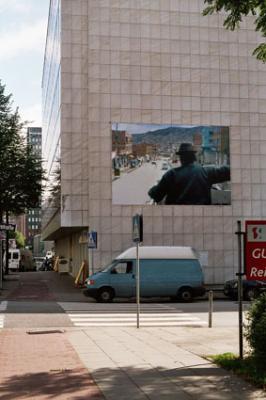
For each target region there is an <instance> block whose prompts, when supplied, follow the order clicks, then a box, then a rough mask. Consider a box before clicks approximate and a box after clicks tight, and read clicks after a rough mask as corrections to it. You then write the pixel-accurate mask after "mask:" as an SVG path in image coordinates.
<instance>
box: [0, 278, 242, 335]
mask: <svg viewBox="0 0 266 400" xmlns="http://www.w3.org/2000/svg"><path fill="white" fill-rule="evenodd" d="M12 284H13V288H12V287H11V286H12V285H11V286H10V288H9V293H8V294H7V296H6V297H5V298H4V299H1V297H0V322H1V321H2V322H1V324H2V327H3V328H28V329H31V328H48V327H49V328H64V327H65V328H66V327H81V326H82V327H89V326H135V323H136V312H137V308H136V304H135V302H134V300H133V299H131V300H124V299H118V300H116V301H114V302H113V303H110V304H102V303H96V302H95V300H93V299H90V298H87V297H85V296H84V295H83V293H82V289H80V288H76V287H75V286H74V282H73V278H72V277H70V276H69V275H59V274H58V273H55V272H35V273H34V272H32V273H20V274H19V275H17V280H16V281H14V282H13V283H12ZM4 292H5V291H3V293H4ZM248 307H249V303H248V302H244V310H246V309H248ZM140 312H141V323H143V325H145V326H147V325H148V326H194V325H195V326H199V327H200V326H203V327H204V326H205V327H206V325H207V324H208V318H209V303H208V301H207V300H195V301H194V302H192V303H188V304H184V303H173V302H170V301H169V300H168V299H144V300H142V302H141V306H140ZM237 324H238V304H237V302H234V301H230V300H226V299H216V300H215V301H214V306H213V326H216V327H217V326H220V327H236V326H237Z"/></svg>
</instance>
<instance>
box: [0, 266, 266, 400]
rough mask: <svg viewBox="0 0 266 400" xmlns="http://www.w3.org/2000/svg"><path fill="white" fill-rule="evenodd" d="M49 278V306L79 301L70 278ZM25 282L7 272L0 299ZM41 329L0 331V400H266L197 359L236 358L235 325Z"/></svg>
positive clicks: (221, 370) (233, 377) (236, 337)
mask: <svg viewBox="0 0 266 400" xmlns="http://www.w3.org/2000/svg"><path fill="white" fill-rule="evenodd" d="M48 274H52V275H51V277H52V278H51V279H52V281H51V282H50V281H49V290H50V291H51V293H48V294H47V296H48V295H49V296H50V298H51V300H50V301H51V302H52V301H54V299H56V300H57V301H59V300H58V299H60V300H62V301H67V300H68V299H69V296H70V297H72V296H73V299H74V301H79V300H78V299H79V296H83V295H82V293H81V291H80V290H78V289H75V288H73V279H72V278H71V277H70V276H67V275H62V276H59V275H58V274H56V273H54V274H53V273H48ZM37 276H38V275H36V277H37ZM27 277H29V282H30V280H31V279H33V277H31V275H28V274H27V273H24V274H22V275H21V276H20V275H17V276H15V275H10V276H9V277H8V278H7V281H5V282H4V288H5V289H4V290H3V291H2V294H1V296H0V302H1V301H3V300H8V299H12V296H14V295H12V293H18V291H19V293H20V294H21V293H22V294H23V290H24V288H26V289H25V290H26V291H27V293H29V287H28V286H27V285H25V284H23V282H24V283H26V282H27V279H28V278H27ZM47 277H48V275H47ZM19 278H20V279H19ZM29 282H28V283H29ZM83 299H84V296H83ZM40 331H41V328H40V329H32V330H31V332H32V334H29V333H27V330H26V329H24V330H23V329H3V330H1V329H0V365H1V368H0V382H1V383H0V393H1V395H0V400H20V399H22V400H35V399H37V400H39V399H40V400H48V399H56V400H57V399H59V400H61V399H62V400H78V399H79V400H81V399H84V400H85V399H88V400H96V399H97V400H102V399H106V400H125V399H126V400H144V399H145V400H147V399H150V400H172V399H175V400H234V399H235V400H240V399H241V400H255V399H256V400H262V399H266V393H265V392H262V391H260V390H256V389H255V388H254V387H252V386H251V385H249V384H247V383H246V382H244V381H243V380H241V379H238V378H237V377H235V376H233V375H231V374H230V373H228V372H226V371H224V370H223V369H221V368H218V367H216V366H215V365H213V364H212V363H210V362H209V361H208V360H206V359H205V358H202V357H201V356H206V355H210V354H217V353H223V352H234V353H238V332H237V327H235V328H234V327H233V328H232V327H221V326H215V327H213V328H211V329H210V328H202V327H201V328H196V327H194V328H188V327H176V328H174V327H171V328H170V327H169V328H167V327H165V328H162V327H158V328H154V327H153V328H142V327H140V329H136V328H133V327H132V328H123V327H121V328H118V327H117V328H112V327H108V328H107V327H105V328H104V327H102V328H99V327H98V328H90V329H88V328H86V329H82V328H74V327H69V328H64V330H61V329H60V328H58V329H54V330H53V329H47V331H46V330H45V329H44V330H42V332H40Z"/></svg>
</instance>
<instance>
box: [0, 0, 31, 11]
mask: <svg viewBox="0 0 266 400" xmlns="http://www.w3.org/2000/svg"><path fill="white" fill-rule="evenodd" d="M31 10H32V3H31V2H30V1H28V2H27V1H25V0H24V1H21V0H0V13H1V14H2V13H4V12H6V11H7V12H8V13H10V12H13V13H14V12H18V13H23V14H24V13H29V12H30V11H31Z"/></svg>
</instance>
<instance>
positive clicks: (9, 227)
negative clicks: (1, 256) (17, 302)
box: [0, 212, 16, 275]
mask: <svg viewBox="0 0 266 400" xmlns="http://www.w3.org/2000/svg"><path fill="white" fill-rule="evenodd" d="M15 230H16V225H14V224H9V222H8V212H7V213H6V222H1V223H0V231H4V232H6V239H5V242H6V265H5V273H6V275H7V274H8V262H9V261H8V247H9V243H8V239H9V237H8V232H9V231H11V232H15ZM2 274H3V271H2Z"/></svg>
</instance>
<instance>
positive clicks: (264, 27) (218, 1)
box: [203, 0, 266, 62]
mask: <svg viewBox="0 0 266 400" xmlns="http://www.w3.org/2000/svg"><path fill="white" fill-rule="evenodd" d="M204 3H206V4H208V6H207V7H206V8H205V9H204V10H203V15H208V14H213V13H215V12H220V11H223V10H224V11H225V12H226V13H227V14H228V15H227V17H226V18H225V20H224V26H225V27H226V29H230V30H232V31H234V30H235V29H236V28H239V26H240V23H241V22H242V18H243V17H246V16H247V15H248V14H252V15H254V16H255V17H256V18H255V30H256V31H258V32H261V34H262V36H263V37H266V2H265V0H204ZM253 55H255V56H256V57H257V59H258V60H261V61H263V62H266V43H261V44H259V45H258V46H257V47H256V48H255V50H254V51H253Z"/></svg>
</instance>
